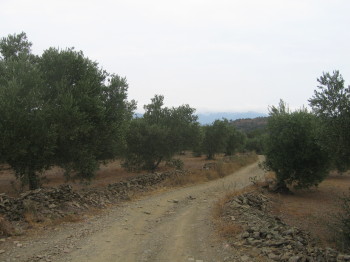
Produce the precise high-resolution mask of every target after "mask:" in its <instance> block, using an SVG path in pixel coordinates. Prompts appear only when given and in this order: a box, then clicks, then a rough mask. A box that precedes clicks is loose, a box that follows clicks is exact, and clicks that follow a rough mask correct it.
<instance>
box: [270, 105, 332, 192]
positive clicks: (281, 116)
mask: <svg viewBox="0 0 350 262" xmlns="http://www.w3.org/2000/svg"><path fill="white" fill-rule="evenodd" d="M318 127H319V122H318V119H317V118H316V117H315V116H314V115H313V114H311V113H309V112H307V110H306V109H301V110H298V111H295V112H290V111H289V109H288V108H287V106H286V104H285V103H284V102H283V101H281V102H280V104H279V107H274V106H273V107H271V109H270V117H269V120H268V126H267V128H268V135H269V136H268V138H267V143H266V161H265V163H264V165H265V167H266V168H267V169H268V170H272V171H274V172H275V173H276V177H277V180H278V184H279V185H280V186H281V187H285V185H286V184H288V185H293V186H294V187H295V188H309V187H311V186H314V185H317V184H318V183H320V182H321V181H322V180H323V179H324V178H325V177H326V175H327V171H328V155H327V153H326V152H325V151H324V150H323V148H321V146H320V145H319V143H318V141H317V129H318Z"/></svg>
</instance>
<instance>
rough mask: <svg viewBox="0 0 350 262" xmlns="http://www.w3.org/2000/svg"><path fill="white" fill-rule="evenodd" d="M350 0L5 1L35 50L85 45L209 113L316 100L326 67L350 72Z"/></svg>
mask: <svg viewBox="0 0 350 262" xmlns="http://www.w3.org/2000/svg"><path fill="white" fill-rule="evenodd" d="M349 12H350V1H348V0H327V1H326V0H246V1H244V0H240V1H237V0H230V1H228V0H227V1H226V0H215V1H209V0H176V1H175V0H173V1H167V0H147V1H145V0H144V1H142V0H120V1H118V0H113V1H112V0H98V1H97V0H96V1H95V0H90V1H89V0H84V1H83V0H59V1H56V0H52V1H51V0H31V1H28V0H0V25H1V27H0V36H1V37H4V36H7V35H8V34H13V33H20V32H21V31H24V32H26V33H27V36H28V37H29V40H30V41H31V42H33V52H34V53H36V54H41V53H42V51H43V50H45V49H47V48H49V47H51V46H53V47H59V48H66V47H73V46H74V47H75V48H76V49H77V50H82V51H83V52H84V54H85V55H86V56H88V57H89V58H90V59H92V60H94V61H97V62H99V64H100V66H102V67H103V68H104V69H106V70H107V71H108V72H110V73H116V74H118V75H121V76H126V77H127V79H128V83H129V98H131V99H135V100H136V101H138V105H139V108H142V106H143V105H144V104H147V103H149V101H150V98H151V97H153V96H154V94H163V95H164V96H165V103H166V105H167V106H178V105H181V104H185V103H186V104H190V105H191V106H192V107H195V108H197V110H198V111H199V112H206V111H229V112H234V111H248V110H252V111H260V112H267V107H268V106H269V105H277V104H278V101H279V99H280V98H282V99H284V100H285V101H286V102H287V103H288V104H289V105H290V106H291V107H292V108H298V107H301V106H302V105H307V103H308V102H307V100H308V99H309V98H310V97H311V96H312V94H313V90H314V89H315V88H316V86H317V82H316V79H317V77H319V76H320V75H321V74H322V72H324V71H325V72H328V71H333V70H335V69H338V70H340V72H341V73H342V75H343V77H344V78H345V80H348V79H349V78H350V53H349V52H350V49H349V47H350V15H349Z"/></svg>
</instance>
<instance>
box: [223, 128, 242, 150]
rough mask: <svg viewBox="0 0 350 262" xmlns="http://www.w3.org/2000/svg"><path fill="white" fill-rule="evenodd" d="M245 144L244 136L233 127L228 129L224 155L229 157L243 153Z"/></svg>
mask: <svg viewBox="0 0 350 262" xmlns="http://www.w3.org/2000/svg"><path fill="white" fill-rule="evenodd" d="M245 143H246V135H245V134H244V133H242V132H240V131H238V130H236V128H235V127H234V126H230V127H229V136H228V139H227V141H226V148H225V155H227V156H231V155H233V154H234V153H236V152H239V151H241V152H242V151H243V149H244V146H245Z"/></svg>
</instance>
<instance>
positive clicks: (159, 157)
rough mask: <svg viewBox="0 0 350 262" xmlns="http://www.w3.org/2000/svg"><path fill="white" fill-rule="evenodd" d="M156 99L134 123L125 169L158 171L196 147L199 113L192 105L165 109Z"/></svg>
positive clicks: (128, 142)
mask: <svg viewBox="0 0 350 262" xmlns="http://www.w3.org/2000/svg"><path fill="white" fill-rule="evenodd" d="M163 101H164V97H163V96H158V95H156V96H155V97H154V98H152V100H151V104H148V105H145V106H144V108H145V111H146V112H145V114H144V116H143V118H137V119H134V120H133V121H132V122H131V125H130V129H129V132H128V135H127V139H126V141H127V149H126V153H125V163H124V166H125V167H127V168H128V169H131V170H138V169H146V170H151V171H153V170H155V169H156V168H157V167H158V165H159V164H160V163H161V161H163V160H170V159H171V158H172V156H173V155H174V154H176V153H179V152H181V151H183V150H186V149H189V148H191V147H192V146H193V143H194V141H195V140H196V138H197V136H198V132H199V124H198V122H197V116H196V115H194V112H195V110H194V109H193V108H190V107H189V106H188V105H183V106H179V107H177V108H174V107H173V108H167V107H164V102H163Z"/></svg>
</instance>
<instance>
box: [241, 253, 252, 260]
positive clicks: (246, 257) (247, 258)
mask: <svg viewBox="0 0 350 262" xmlns="http://www.w3.org/2000/svg"><path fill="white" fill-rule="evenodd" d="M241 261H242V262H246V261H251V259H250V257H248V256H247V255H244V256H241Z"/></svg>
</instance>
